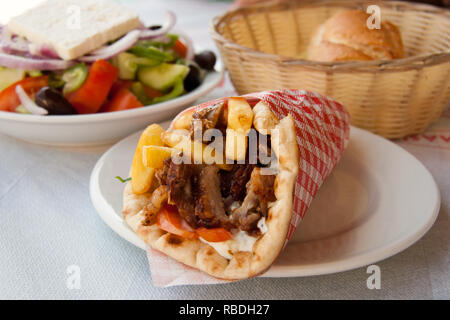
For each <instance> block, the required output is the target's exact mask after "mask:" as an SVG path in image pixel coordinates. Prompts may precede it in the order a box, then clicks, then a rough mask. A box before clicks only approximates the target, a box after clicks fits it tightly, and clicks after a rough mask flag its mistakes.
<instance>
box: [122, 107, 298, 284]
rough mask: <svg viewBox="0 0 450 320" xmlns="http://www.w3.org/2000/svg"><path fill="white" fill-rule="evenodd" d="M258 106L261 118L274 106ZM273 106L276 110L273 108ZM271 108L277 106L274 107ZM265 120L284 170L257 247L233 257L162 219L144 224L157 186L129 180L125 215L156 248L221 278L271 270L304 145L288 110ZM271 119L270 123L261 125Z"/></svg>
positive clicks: (284, 232)
mask: <svg viewBox="0 0 450 320" xmlns="http://www.w3.org/2000/svg"><path fill="white" fill-rule="evenodd" d="M258 109H259V110H260V111H258V110H255V111H254V112H255V113H256V114H255V117H256V118H258V119H260V120H261V117H262V115H261V114H259V112H263V113H265V114H264V116H269V117H275V116H274V115H273V114H272V115H270V114H269V115H267V110H268V108H263V107H260V108H258ZM269 111H270V110H269ZM270 112H271V111H270ZM270 119H271V120H270V121H266V122H264V121H259V122H258V126H259V127H260V129H265V130H269V131H271V133H272V135H271V140H272V146H273V151H274V152H275V154H276V156H277V158H278V173H277V176H276V179H275V184H274V193H275V197H276V201H274V202H271V203H270V204H269V213H268V217H267V219H266V226H267V231H266V232H265V233H264V234H262V235H260V236H259V238H258V240H257V241H256V242H255V244H254V246H253V251H252V252H248V251H240V252H237V253H235V254H234V255H233V257H232V259H230V260H228V259H226V258H224V257H223V256H221V255H220V254H219V253H218V252H217V251H216V250H215V249H214V248H213V247H212V246H210V245H208V244H206V243H204V242H202V241H200V240H198V239H196V240H188V239H184V238H181V237H179V236H176V235H173V234H170V233H167V232H165V231H163V230H161V229H159V228H158V226H157V225H156V224H153V225H150V226H144V225H143V224H142V222H143V221H144V220H145V214H144V212H143V210H142V209H143V208H144V206H145V205H146V204H147V203H148V202H149V201H150V197H151V192H148V193H146V194H143V195H136V194H134V193H133V192H132V188H131V182H128V183H127V185H126V187H125V190H124V196H123V204H124V209H123V215H124V219H125V221H126V222H127V224H128V225H129V226H130V227H131V228H132V229H133V230H134V231H135V232H136V233H137V234H138V236H139V237H140V238H142V239H143V240H144V241H145V242H146V243H147V244H148V245H150V246H151V247H152V248H154V249H156V250H159V251H161V252H163V253H165V254H166V255H168V256H169V257H172V258H173V259H175V260H177V261H179V262H182V263H184V264H186V265H188V266H191V267H193V268H196V269H199V270H201V271H204V272H206V273H208V274H209V275H211V276H214V277H216V278H219V279H226V280H238V279H246V278H249V277H254V276H257V275H259V274H261V273H263V272H265V271H266V270H267V269H268V268H269V267H270V266H271V265H272V263H273V262H274V261H275V259H276V258H277V257H278V255H279V253H280V252H281V250H282V248H283V246H284V243H285V241H286V236H287V232H288V229H289V224H290V221H291V218H292V214H293V195H294V186H295V180H296V177H297V174H298V163H299V151H298V146H297V142H296V135H295V128H294V120H293V118H292V116H291V115H288V116H287V117H285V118H284V119H282V120H281V121H279V123H278V124H274V121H273V119H272V118H270ZM264 124H267V125H268V127H266V128H261V127H262V126H264Z"/></svg>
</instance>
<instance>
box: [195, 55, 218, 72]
mask: <svg viewBox="0 0 450 320" xmlns="http://www.w3.org/2000/svg"><path fill="white" fill-rule="evenodd" d="M194 60H195V62H197V64H198V65H199V66H200V67H201V68H203V69H205V70H209V71H212V70H214V66H215V64H216V55H215V54H214V52H212V51H209V50H205V51H202V52H200V53H199V54H196V55H195V58H194Z"/></svg>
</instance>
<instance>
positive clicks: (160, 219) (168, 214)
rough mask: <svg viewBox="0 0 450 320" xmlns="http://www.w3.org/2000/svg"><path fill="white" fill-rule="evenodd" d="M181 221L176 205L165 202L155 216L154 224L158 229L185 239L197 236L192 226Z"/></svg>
mask: <svg viewBox="0 0 450 320" xmlns="http://www.w3.org/2000/svg"><path fill="white" fill-rule="evenodd" d="M183 221H184V220H183V219H182V218H181V217H180V214H179V213H178V209H177V207H175V206H171V205H169V204H165V205H164V206H163V208H162V209H161V211H160V212H159V213H158V216H157V217H156V224H157V225H158V227H159V228H160V229H162V230H164V231H167V232H169V233H172V234H176V235H178V236H180V237H183V238H186V239H196V238H198V236H197V234H196V233H195V232H194V231H193V230H192V228H190V227H189V226H187V223H186V222H185V221H184V223H183ZM189 229H190V230H189Z"/></svg>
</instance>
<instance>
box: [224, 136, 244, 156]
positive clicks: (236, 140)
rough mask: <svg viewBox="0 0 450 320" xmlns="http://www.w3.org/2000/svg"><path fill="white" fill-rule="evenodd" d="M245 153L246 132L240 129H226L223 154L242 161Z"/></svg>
mask: <svg viewBox="0 0 450 320" xmlns="http://www.w3.org/2000/svg"><path fill="white" fill-rule="evenodd" d="M246 153H247V134H246V133H244V132H242V131H236V130H233V129H227V139H226V142H225V155H226V157H227V159H230V160H236V161H243V160H245V156H246Z"/></svg>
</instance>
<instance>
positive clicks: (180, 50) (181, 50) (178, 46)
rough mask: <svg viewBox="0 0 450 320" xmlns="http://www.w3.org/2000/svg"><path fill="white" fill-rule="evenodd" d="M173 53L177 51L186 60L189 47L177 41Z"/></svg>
mask: <svg viewBox="0 0 450 320" xmlns="http://www.w3.org/2000/svg"><path fill="white" fill-rule="evenodd" d="M173 51H175V52H176V53H177V54H178V55H179V56H180V57H182V58H186V54H187V47H186V46H185V45H184V43H183V42H181V41H180V40H177V41H175V44H174V46H173Z"/></svg>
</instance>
